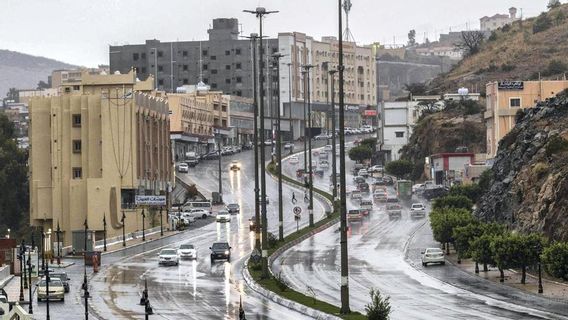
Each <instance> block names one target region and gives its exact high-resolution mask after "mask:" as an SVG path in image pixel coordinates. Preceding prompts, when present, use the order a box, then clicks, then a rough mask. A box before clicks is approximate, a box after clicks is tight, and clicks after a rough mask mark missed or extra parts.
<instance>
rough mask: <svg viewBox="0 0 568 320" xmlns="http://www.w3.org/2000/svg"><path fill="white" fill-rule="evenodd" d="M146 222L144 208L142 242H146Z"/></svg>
mask: <svg viewBox="0 0 568 320" xmlns="http://www.w3.org/2000/svg"><path fill="white" fill-rule="evenodd" d="M144 220H146V213H145V212H144V208H142V241H146V226H145V224H144Z"/></svg>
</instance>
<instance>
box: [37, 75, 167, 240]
mask: <svg viewBox="0 0 568 320" xmlns="http://www.w3.org/2000/svg"><path fill="white" fill-rule="evenodd" d="M152 80H153V79H152V78H149V79H148V80H147V81H138V80H137V77H136V73H135V72H134V71H130V72H128V73H126V74H120V75H118V74H116V75H92V74H89V73H87V72H84V73H83V74H82V75H81V81H80V82H72V83H68V84H65V85H63V86H62V92H63V94H61V95H60V96H56V97H36V98H32V99H31V101H30V119H31V121H30V129H29V138H30V157H29V159H30V163H29V168H30V221H31V224H32V225H35V226H39V225H41V226H43V227H44V228H45V230H48V229H51V230H55V228H56V227H57V225H59V226H60V228H61V234H60V237H61V241H62V242H63V243H64V245H70V244H76V241H74V240H77V239H76V238H75V235H76V234H77V235H78V234H82V232H83V231H82V230H83V229H84V222H85V221H86V222H87V223H88V227H89V230H90V231H91V233H94V234H95V237H96V238H98V239H101V238H102V237H103V219H104V220H105V221H106V222H107V237H114V236H119V235H121V234H122V228H123V226H124V228H125V231H126V232H127V233H128V234H130V233H131V232H134V231H138V230H142V223H143V222H142V214H141V210H142V209H141V208H136V207H135V205H134V204H135V195H140V194H146V195H164V194H166V191H167V190H168V186H169V185H170V183H171V177H172V172H171V171H172V162H171V151H170V143H169V125H170V124H169V118H168V112H169V108H168V103H167V101H166V100H165V99H164V98H162V97H160V94H159V93H156V92H154V91H152V89H153V81H152ZM147 210H148V209H147ZM146 212H148V211H146ZM123 214H124V215H125V220H124V224H123V222H122V219H121V218H122V215H123ZM149 216H152V215H146V220H147V221H146V226H148V225H149V224H150V220H151V219H150V218H148V217H149ZM52 239H53V237H52ZM75 247H76V246H74V248H75ZM82 248H83V244H82V243H81V244H80V245H78V246H77V250H78V251H81V250H82Z"/></svg>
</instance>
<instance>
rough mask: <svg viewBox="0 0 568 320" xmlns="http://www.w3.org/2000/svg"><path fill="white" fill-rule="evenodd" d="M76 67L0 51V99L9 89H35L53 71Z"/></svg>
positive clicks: (22, 54)
mask: <svg viewBox="0 0 568 320" xmlns="http://www.w3.org/2000/svg"><path fill="white" fill-rule="evenodd" d="M67 68H77V66H74V65H71V64H67V63H63V62H60V61H57V60H52V59H48V58H44V57H36V56H32V55H29V54H24V53H19V52H15V51H9V50H0V98H4V97H5V96H6V93H7V92H8V89H9V88H17V89H35V88H36V87H37V84H38V82H39V81H41V80H43V81H45V82H47V77H48V76H49V75H51V72H52V71H53V70H57V69H67Z"/></svg>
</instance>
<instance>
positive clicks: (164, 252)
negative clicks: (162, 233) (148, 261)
mask: <svg viewBox="0 0 568 320" xmlns="http://www.w3.org/2000/svg"><path fill="white" fill-rule="evenodd" d="M160 254H161V255H175V254H177V252H176V251H175V250H174V249H164V250H162V251H161V252H160Z"/></svg>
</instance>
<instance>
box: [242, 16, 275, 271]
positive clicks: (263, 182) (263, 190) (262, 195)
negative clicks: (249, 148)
mask: <svg viewBox="0 0 568 320" xmlns="http://www.w3.org/2000/svg"><path fill="white" fill-rule="evenodd" d="M244 12H248V13H252V14H254V15H256V17H257V18H258V19H259V31H260V32H259V46H260V48H261V50H260V55H259V59H258V60H259V62H260V63H259V75H260V77H259V87H260V98H259V100H260V141H261V142H262V143H263V144H264V92H263V89H264V80H263V77H262V74H263V64H262V61H263V56H264V50H262V49H263V47H262V18H263V17H264V16H265V15H267V14H271V13H276V12H278V11H267V10H266V9H265V8H263V7H258V8H256V9H255V10H244ZM265 159H266V157H265V148H264V145H263V146H262V148H261V149H260V199H261V201H260V204H261V213H262V259H261V261H262V263H261V265H262V278H263V279H267V278H269V277H270V272H269V270H268V234H267V229H268V222H267V217H266V168H265V162H266V161H265Z"/></svg>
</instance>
